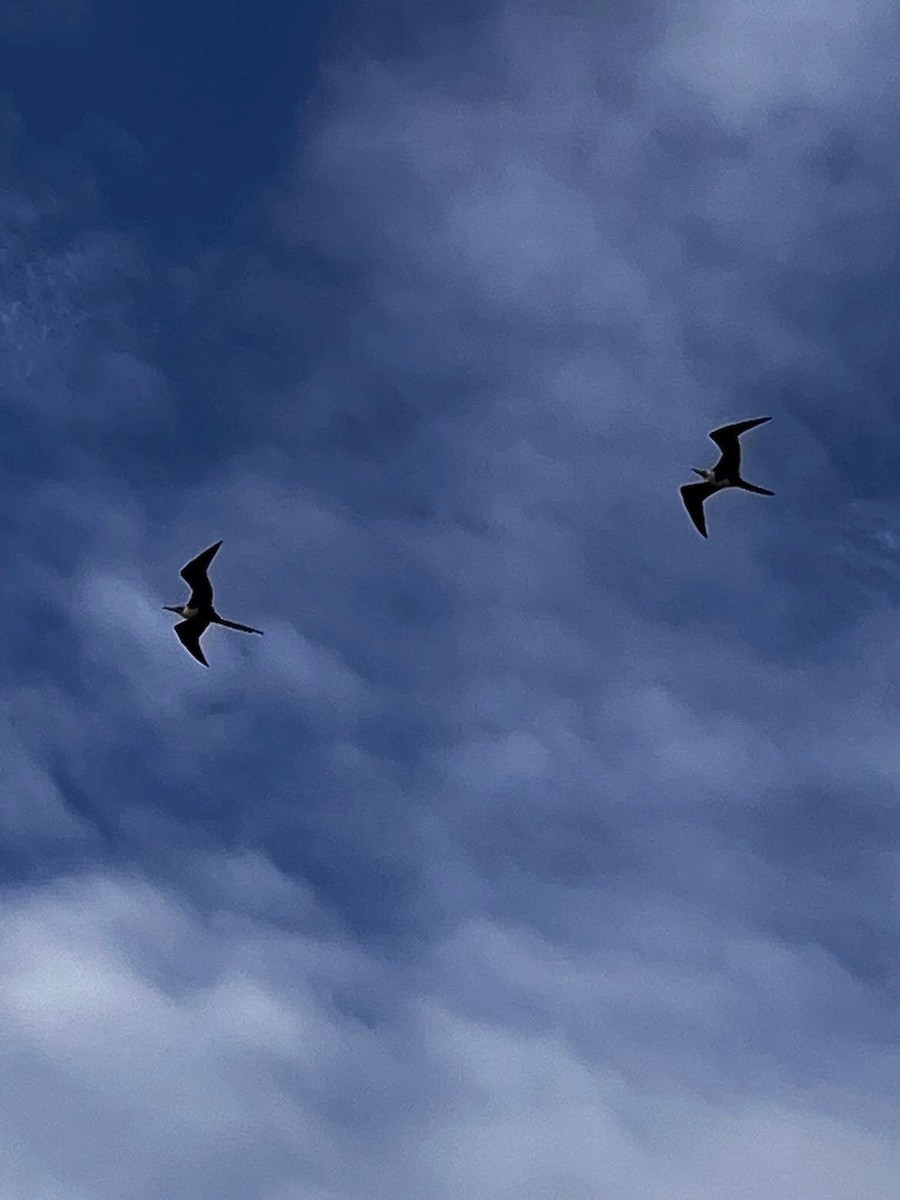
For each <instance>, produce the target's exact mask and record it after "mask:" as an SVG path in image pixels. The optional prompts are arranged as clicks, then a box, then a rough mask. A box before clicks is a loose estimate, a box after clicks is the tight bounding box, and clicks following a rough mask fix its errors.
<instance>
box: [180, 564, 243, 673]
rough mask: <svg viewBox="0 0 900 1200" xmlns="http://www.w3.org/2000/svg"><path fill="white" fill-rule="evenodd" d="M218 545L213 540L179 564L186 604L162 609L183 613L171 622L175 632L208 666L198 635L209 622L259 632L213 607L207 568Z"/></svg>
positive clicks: (207, 626)
mask: <svg viewBox="0 0 900 1200" xmlns="http://www.w3.org/2000/svg"><path fill="white" fill-rule="evenodd" d="M221 545H222V543H221V542H216V544H215V545H214V546H210V547H209V548H208V549H207V550H204V551H203V553H202V554H198V555H197V557H196V558H192V559H191V561H190V562H189V563H188V564H187V566H185V567H182V568H181V578H182V579H183V580H184V582H185V583H186V584H187V585H188V587H189V588H190V589H191V595H190V599H189V600H188V602H187V604H165V605H163V607H164V608H165V610H166V612H173V613H178V615H179V617H184V620H183V621H179V622H178V624H177V625H176V626H175V633H176V634H177V635H178V640H179V641H180V642H181V644H182V646H184V648H185V650H187V652H188V654H193V656H194V658H196V660H197V662H199V663H203V665H204V667H208V666H209V663H208V662H207V661H206V659H205V658H204V657H203V651H202V650H201V649H200V639H201V637H203V635H204V633H206V631H207V629H208V628H209V626H210V625H224V626H225V628H226V629H239V630H240V631H241V633H262V630H261V629H254V628H253V626H252V625H238V623H237V621H226V620H225V618H224V617H220V616H219V614H218V613H217V612H216V610H215V609H214V608H213V590H212V584H211V583H210V582H209V576H208V575H207V571H208V570H209V564H210V563H211V562H212V560H213V559H214V558H215V556H216V554H217V553H218V550H219V547H220V546H221Z"/></svg>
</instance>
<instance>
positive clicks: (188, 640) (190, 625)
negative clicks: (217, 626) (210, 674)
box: [175, 617, 209, 667]
mask: <svg viewBox="0 0 900 1200" xmlns="http://www.w3.org/2000/svg"><path fill="white" fill-rule="evenodd" d="M208 626H209V621H207V620H206V618H205V617H188V619H187V620H186V621H179V622H178V624H177V625H176V626H175V633H176V635H177V636H178V640H179V642H181V644H182V646H184V648H185V650H187V652H188V654H193V656H194V658H196V660H197V662H199V663H203V665H204V667H208V666H209V663H208V662H207V661H206V659H205V658H204V657H203V651H202V650H201V649H200V639H201V637H202V636H203V634H204V633H205V632H206V630H207V628H208Z"/></svg>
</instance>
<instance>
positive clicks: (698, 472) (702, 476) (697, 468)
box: [691, 467, 705, 479]
mask: <svg viewBox="0 0 900 1200" xmlns="http://www.w3.org/2000/svg"><path fill="white" fill-rule="evenodd" d="M691 470H692V471H693V472H694V474H695V475H699V476H700V478H701V479H703V478H704V475H705V472H703V471H701V470H700V468H699V467H691Z"/></svg>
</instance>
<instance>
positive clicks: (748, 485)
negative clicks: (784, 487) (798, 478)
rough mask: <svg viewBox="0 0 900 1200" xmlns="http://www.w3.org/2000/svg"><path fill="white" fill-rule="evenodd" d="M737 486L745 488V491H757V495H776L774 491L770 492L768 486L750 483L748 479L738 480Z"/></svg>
mask: <svg viewBox="0 0 900 1200" xmlns="http://www.w3.org/2000/svg"><path fill="white" fill-rule="evenodd" d="M737 486H738V487H739V488H743V489H744V491H745V492H755V493H756V495H757V496H774V495H775V493H774V492H770V491H769V489H768V488H761V487H757V486H756V484H755V483H748V482H747V480H746V479H740V480H738V484H737Z"/></svg>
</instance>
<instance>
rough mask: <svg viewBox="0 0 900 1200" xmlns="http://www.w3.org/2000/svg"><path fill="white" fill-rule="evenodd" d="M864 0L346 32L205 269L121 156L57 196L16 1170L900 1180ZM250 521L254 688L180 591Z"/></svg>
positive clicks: (34, 465)
mask: <svg viewBox="0 0 900 1200" xmlns="http://www.w3.org/2000/svg"><path fill="white" fill-rule="evenodd" d="M854 11H855V15H856V17H857V18H858V19H857V23H856V24H855V25H854V27H853V30H852V32H851V31H850V30H849V28H848V27H847V24H846V22H847V20H848V18H845V17H842V16H835V14H834V13H831V12H830V10H828V9H827V6H820V7H819V8H818V9H816V8H813V9H810V8H808V7H807V8H806V9H804V10H803V11H802V12H801V11H800V10H798V9H797V8H796V6H794V7H793V8H792V7H791V6H790V5H789V6H788V7H787V8H786V9H785V10H784V11H783V12H781V11H779V14H775V15H773V16H772V19H771V21H769V22H768V23H765V22H762V21H761V19H760V20H758V19H757V18H756V17H755V16H749V15H746V14H741V13H739V12H738V11H737V9H734V8H733V7H732V8H728V6H725V7H724V8H722V7H720V8H717V9H716V10H715V11H713V9H712V8H711V7H707V8H704V7H703V6H698V7H696V9H695V11H694V13H693V16H692V19H691V20H690V21H687V18H686V16H682V17H678V15H677V14H673V13H671V12H669V10H668V9H666V8H663V7H656V8H653V9H652V11H650V10H647V12H645V13H633V14H623V13H620V12H618V11H615V10H614V11H611V12H610V13H608V14H598V13H596V12H595V11H590V12H589V11H587V10H584V11H578V10H577V9H576V10H571V11H568V12H567V13H566V14H565V15H564V14H561V13H559V12H557V11H551V10H550V9H548V8H546V7H544V6H541V5H530V6H527V7H522V8H520V9H516V10H509V9H508V8H507V9H504V10H502V11H500V10H499V9H497V10H494V9H490V10H488V11H487V12H485V13H484V14H483V15H482V16H481V17H480V18H479V19H478V20H477V21H474V22H467V21H462V20H460V21H459V22H454V20H453V19H451V17H450V15H449V14H448V16H447V20H446V24H445V28H444V32H443V34H442V36H441V38H437V39H436V40H435V39H434V38H430V37H428V38H423V40H422V42H421V43H420V44H419V45H418V48H417V49H414V50H411V51H409V52H405V53H403V54H400V53H394V52H392V53H387V52H385V51H384V50H383V49H382V50H381V51H380V52H376V51H375V50H374V49H370V50H366V49H362V50H358V52H357V53H356V54H354V55H350V54H349V52H348V53H346V54H345V53H344V48H342V47H343V44H342V43H341V44H339V48H338V50H337V60H336V62H335V63H334V64H333V67H332V69H331V71H330V73H329V74H328V76H327V80H326V82H325V84H323V90H322V92H321V93H320V95H319V97H318V98H317V99H316V101H315V103H314V104H313V105H312V106H311V108H310V110H309V112H308V113H306V114H305V115H306V123H305V125H304V137H303V141H302V144H301V145H299V146H298V149H297V156H296V162H295V164H294V166H293V170H292V172H291V173H289V174H288V177H287V178H286V179H285V180H283V181H281V182H280V183H279V185H278V186H277V187H276V188H272V189H270V192H269V194H268V197H267V198H266V202H265V203H263V202H262V201H261V202H260V204H259V206H258V207H257V208H256V209H255V210H254V211H253V213H252V214H249V215H248V216H247V219H246V222H245V224H243V225H242V227H241V230H240V236H236V237H235V238H234V239H233V240H232V241H229V240H228V239H229V235H228V234H227V233H223V234H221V239H222V241H221V244H220V245H217V246H215V247H214V248H213V249H209V248H208V247H207V248H203V249H198V250H197V252H196V254H194V255H193V257H190V256H187V261H184V262H178V263H173V262H164V261H157V260H152V259H150V257H149V253H150V252H149V250H148V249H147V248H146V246H145V245H143V243H141V242H140V240H132V239H131V238H130V237H129V235H128V234H127V232H126V233H125V234H122V233H117V234H111V233H110V232H109V231H107V230H105V229H104V228H103V223H102V221H100V219H99V218H98V216H97V212H96V210H92V209H91V204H90V201H89V200H88V199H85V197H86V196H89V195H90V192H91V188H90V187H89V186H88V183H87V182H86V181H85V179H84V176H83V174H82V173H80V172H77V171H76V172H74V174H73V175H70V177H69V183H70V186H71V187H72V189H73V191H74V192H76V193H77V194H78V196H80V197H81V201H80V206H79V205H75V206H74V208H73V211H72V213H71V214H70V217H69V222H70V223H69V224H68V225H64V228H63V229H62V230H58V229H56V227H55V226H54V224H53V222H52V221H49V220H48V219H47V217H46V204H47V201H46V200H45V199H42V198H40V197H38V198H35V192H39V191H40V189H39V188H36V187H32V188H31V189H29V188H28V187H26V186H25V185H24V184H23V185H22V187H21V188H20V194H19V195H18V197H17V198H16V202H15V203H14V204H12V205H10V206H8V207H9V214H10V215H8V219H7V228H8V230H9V233H8V243H9V246H10V250H9V256H10V257H9V263H10V270H9V272H8V274H7V281H8V284H7V296H6V299H5V301H4V306H3V313H4V314H5V318H4V322H5V328H6V330H7V346H8V350H9V356H8V361H9V363H10V364H11V365H10V366H9V368H8V376H7V379H6V384H7V389H8V392H9V397H10V399H11V401H12V411H13V412H14V414H15V421H16V422H17V424H16V429H17V430H18V434H17V436H19V437H20V438H21V443H20V445H21V446H22V447H28V448H29V452H30V453H31V454H32V455H33V458H32V459H27V460H26V459H25V458H24V457H22V464H23V466H24V469H26V470H27V471H28V474H27V476H25V478H27V480H28V489H27V491H26V490H25V489H24V488H23V487H22V486H21V480H22V478H23V477H21V476H14V475H12V474H10V476H9V477H8V478H7V485H6V486H7V491H6V498H7V500H8V504H7V506H6V508H5V513H6V518H5V519H6V520H7V523H8V528H9V530H10V546H11V551H10V555H11V559H10V561H11V563H12V564H13V566H14V568H15V570H14V572H10V573H9V577H8V578H7V579H6V580H5V582H4V601H5V602H6V605H7V610H8V612H9V617H8V620H9V630H10V638H9V643H10V649H9V655H10V658H9V661H8V665H7V674H6V677H5V680H4V693H3V695H4V709H5V712H6V714H7V717H8V728H7V729H6V732H5V734H4V739H5V746H4V750H5V755H6V757H7V759H8V761H10V762H11V763H12V764H13V765H14V768H15V776H16V782H15V785H14V786H11V787H10V789H9V793H8V796H9V797H11V802H10V804H9V807H8V809H7V817H6V826H5V827H6V828H8V830H9V834H8V836H9V837H10V839H11V840H12V841H13V842H14V848H15V861H14V863H13V867H12V869H11V870H10V879H11V882H10V885H9V887H8V888H7V897H6V903H5V906H4V916H3V919H2V921H0V942H2V943H3V951H4V952H3V954H2V955H0V961H2V962H3V964H4V966H3V971H4V975H3V980H2V983H0V1003H2V1006H3V1011H4V1021H3V1024H4V1028H5V1030H6V1033H5V1035H4V1043H3V1047H2V1053H3V1054H4V1056H5V1062H4V1078H5V1079H7V1080H8V1081H9V1084H8V1087H7V1089H6V1095H5V1098H4V1100H3V1101H2V1102H0V1117H2V1119H3V1121H4V1123H5V1125H6V1127H7V1129H9V1130H10V1142H11V1144H13V1145H14V1146H15V1147H16V1152H15V1155H14V1157H12V1158H11V1159H10V1160H9V1162H8V1164H7V1165H6V1166H5V1167H3V1168H2V1170H5V1171H6V1176H5V1178H3V1179H2V1182H3V1187H2V1189H0V1190H3V1192H4V1195H7V1194H8V1195H10V1196H11V1197H17V1196H23V1197H25V1196H33V1195H41V1196H47V1197H57V1196H58V1197H60V1198H61V1200H80V1197H82V1196H84V1197H87V1196H90V1197H92V1200H94V1198H96V1200H103V1197H104V1196H109V1197H116V1198H117V1200H119V1198H122V1197H134V1198H135V1200H138V1198H140V1200H143V1198H144V1197H147V1198H149V1197H150V1196H154V1197H155V1196H158V1195H161V1194H164V1195H166V1196H171V1197H172V1198H173V1200H178V1197H179V1196H185V1197H186V1196H190V1197H192V1200H202V1198H203V1197H204V1196H206V1195H208V1196H213V1195H215V1196H216V1197H217V1200H222V1198H225V1197H231V1196H234V1197H235V1198H236V1197H239V1196H245V1195H254V1196H255V1195H258V1196H260V1197H263V1198H265V1200H270V1198H271V1200H311V1198H313V1197H315V1198H316V1200H318V1198H320V1197H345V1196H346V1197H348V1198H349V1197H358V1196H366V1197H371V1198H372V1200H379V1197H385V1198H387V1197H391V1198H394V1197H396V1196H416V1197H422V1198H423V1200H426V1198H430V1197H432V1196H433V1197H435V1200H437V1198H438V1197H440V1198H444V1197H448V1196H466V1197H472V1198H473V1200H481V1198H482V1197H483V1198H484V1200H496V1198H497V1197H502V1196H516V1197H517V1198H519V1197H522V1198H523V1200H538V1198H541V1197H554V1198H555V1197H559V1196H565V1197H567V1198H571V1200H579V1198H580V1197H582V1196H583V1197H585V1200H597V1197H598V1196H602V1197H603V1198H604V1200H645V1198H646V1197H648V1196H661V1195H665V1196H667V1197H669V1196H671V1197H676V1198H677V1197H679V1196H682V1197H684V1198H685V1200H687V1198H688V1197H690V1198H691V1200H706V1197H709V1198H710V1200H712V1197H717V1198H718V1197H721V1196H736V1197H737V1196H742V1197H747V1198H748V1200H756V1197H759V1198H762V1197H769V1196H771V1195H773V1194H781V1193H785V1194H790V1195H791V1196H792V1197H794V1196H796V1197H797V1198H798V1200H805V1198H806V1197H809V1200H822V1198H823V1197H824V1198H826V1200H827V1198H828V1197H833V1200H847V1198H848V1197H850V1196H854V1195H859V1196H860V1197H863V1196H865V1197H866V1198H867V1200H879V1198H880V1197H883V1198H884V1200H894V1198H895V1196H896V1191H897V1188H896V1180H897V1178H898V1177H900V1163H898V1160H897V1155H896V1151H895V1149H894V1142H895V1140H896V1139H895V1137H894V1132H893V1131H894V1130H895V1129H896V1125H897V1122H896V1117H897V1113H896V1101H895V1099H894V1097H895V1094H896V1055H895V1053H894V1050H893V1048H892V1047H893V1044H894V1041H895V1038H894V1036H893V1033H894V1031H893V1011H894V1007H895V1006H894V1003H893V991H894V985H895V977H896V971H895V969H894V966H893V963H894V961H895V953H894V951H895V947H896V929H895V924H896V922H895V913H896V884H895V881H894V880H895V874H896V872H895V866H896V857H897V837H898V826H897V822H896V820H895V819H894V816H893V812H894V805H893V791H894V788H893V779H894V778H895V774H896V772H895V770H894V765H895V759H896V754H895V752H894V749H893V746H894V740H895V739H894V732H893V731H894V729H895V727H896V719H897V713H896V707H897V706H896V702H895V697H894V695H893V681H894V679H895V678H896V674H897V668H898V663H897V662H896V661H895V658H896V655H895V653H894V651H893V650H892V648H891V647H892V646H893V644H894V638H893V632H892V631H893V626H894V624H895V615H896V614H895V611H894V609H895V605H894V603H893V589H892V584H891V575H890V563H889V560H890V552H891V529H892V527H893V523H894V521H895V518H896V511H897V505H896V494H895V490H894V483H893V481H894V479H895V477H896V469H895V468H896V464H895V463H894V462H893V456H892V455H893V452H892V450H891V449H890V446H891V444H892V439H891V432H892V430H893V429H894V427H895V425H896V419H897V417H896V409H895V405H894V402H893V396H894V388H893V382H892V381H893V374H892V373H893V369H894V368H893V365H892V360H891V359H890V356H889V355H888V354H887V353H886V352H883V351H881V350H879V349H878V345H879V342H878V334H879V331H880V330H881V331H883V329H884V328H886V327H887V326H888V325H889V324H890V321H889V318H888V316H887V315H886V314H887V313H889V312H892V311H893V306H892V303H891V302H890V296H889V295H888V293H887V292H886V285H885V281H884V276H883V263H884V262H886V261H890V259H891V252H892V249H893V247H894V241H895V237H896V234H895V232H894V231H895V229H896V220H895V217H896V213H895V212H894V208H895V202H894V200H893V196H894V194H895V190H894V189H893V188H892V181H893V180H894V175H895V171H896V169H895V166H894V165H893V163H892V159H891V153H890V137H889V136H888V132H889V130H890V129H891V122H892V107H891V106H892V101H891V100H890V93H889V90H888V89H887V87H886V83H887V79H888V74H887V73H886V72H885V71H884V70H883V60H882V58H881V57H880V55H879V54H874V55H872V56H871V57H870V47H871V45H872V44H873V42H874V40H875V39H876V37H877V35H878V32H879V29H880V25H879V22H880V21H881V20H882V15H883V14H882V12H881V10H880V9H879V8H878V7H877V6H875V5H870V6H864V5H857V6H856V9H855V10H854ZM676 18H677V19H676ZM797 22H800V24H801V25H802V26H803V28H804V29H805V30H807V31H809V30H810V29H812V30H813V31H815V30H820V31H821V36H820V37H818V38H817V37H815V36H813V34H812V33H810V38H809V42H808V45H809V53H808V54H806V55H805V56H804V55H801V56H788V55H787V54H786V53H785V52H784V47H785V46H786V45H787V44H788V40H787V39H788V38H789V37H792V38H794V37H795V35H796V30H795V28H794V26H795V25H796V23H797ZM417 28H418V27H417ZM429 29H430V26H429ZM842 31H843V32H842ZM419 32H420V33H421V32H422V31H421V30H420V31H419ZM845 35H846V36H845ZM412 42H413V44H415V38H413V39H412ZM863 61H864V62H865V63H866V64H867V66H868V71H867V72H862V71H861V66H860V64H861V62H863ZM863 76H865V78H863ZM864 102H865V103H864ZM863 113H864V117H863V115H862V114H863ZM63 207H64V206H63V205H62V203H61V202H60V203H59V211H62V209H63ZM54 211H57V210H54ZM51 235H52V236H51ZM160 284H161V285H162V286H160ZM148 298H152V299H153V303H149V302H148ZM863 395H864V396H865V397H866V407H865V412H866V414H867V415H866V419H865V421H863V420H862V418H861V411H862V410H861V407H860V403H856V404H855V405H853V406H850V405H849V404H848V397H856V396H863ZM764 412H765V413H769V412H771V413H772V414H773V416H774V417H775V419H774V420H773V422H772V424H771V426H767V427H766V428H765V429H764V430H760V431H758V432H756V433H754V434H753V435H752V436H751V438H748V440H747V443H746V455H747V471H748V475H749V477H751V478H753V479H758V480H759V481H760V482H761V483H763V484H765V485H767V486H771V487H773V489H774V490H775V491H776V493H777V496H776V498H775V500H773V501H772V502H768V501H766V502H763V501H756V499H755V498H754V497H746V496H726V497H724V498H721V499H719V500H718V501H716V507H715V511H714V512H711V515H710V523H711V527H712V536H711V538H710V540H709V542H708V543H701V541H700V539H698V538H697V537H696V535H695V534H694V532H693V530H692V529H691V527H690V525H689V523H688V522H687V520H686V519H685V515H684V513H683V512H682V511H681V509H680V507H679V504H678V496H677V486H678V484H679V483H680V482H682V481H683V479H684V478H686V476H685V475H684V471H685V469H686V466H689V465H694V464H695V463H696V464H697V465H700V464H701V463H705V462H706V461H707V458H706V457H704V456H705V455H708V454H709V453H710V452H712V450H713V448H712V446H711V444H710V443H708V442H707V439H706V437H705V431H706V430H707V429H709V428H712V427H713V426H714V425H715V424H718V423H721V422H722V421H723V420H727V419H729V418H737V417H740V416H743V415H748V416H749V415H756V414H757V413H759V414H760V415H761V414H762V413H764ZM61 434H64V435H65V437H64V440H61ZM751 463H752V467H751ZM15 469H16V470H21V469H23V467H16V468H15ZM219 537H221V538H223V539H224V542H225V545H224V546H223V552H222V554H221V555H220V556H219V557H218V558H217V560H216V564H215V570H214V582H215V585H216V589H217V593H216V594H217V603H218V604H219V606H220V609H221V611H222V612H223V613H224V614H225V615H226V616H230V617H234V618H235V619H238V620H246V621H248V622H251V623H252V624H254V625H259V626H260V627H261V628H264V629H265V630H266V636H265V638H264V639H241V638H240V637H239V636H238V635H234V636H229V635H227V634H226V633H225V632H224V631H213V632H212V633H211V635H210V662H211V664H212V667H211V670H210V671H209V672H204V671H202V669H201V668H198V667H197V665H196V664H195V663H193V662H191V661H190V659H189V658H188V657H187V656H186V655H184V654H183V653H182V652H181V650H180V647H178V645H177V643H176V642H175V640H174V639H173V637H172V634H171V629H170V627H169V621H168V617H167V616H166V615H165V614H163V613H162V612H161V611H160V608H161V605H162V604H164V603H173V602H175V600H177V599H178V597H179V596H180V595H181V591H182V589H181V581H180V580H179V579H178V576H177V571H178V569H179V567H180V566H181V565H182V563H183V562H185V561H186V560H187V558H188V557H189V556H190V555H192V554H194V553H196V552H197V551H198V550H199V549H201V548H202V547H203V546H204V545H207V544H209V543H210V542H212V541H213V540H217V539H218V538H219ZM23 596H25V597H27V598H29V600H30V605H31V606H30V607H29V606H28V605H24V604H23V603H22V602H21V598H22V597H23ZM35 610H36V611H35ZM216 634H219V636H218V637H216ZM214 639H215V640H214ZM16 718H18V719H16ZM48 847H49V849H48ZM60 847H62V848H60ZM51 850H52V855H51ZM45 855H46V857H45ZM41 868H43V871H44V874H43V875H41V874H40V870H41ZM48 1097H49V1098H50V1103H49V1104H48ZM38 1112H40V1113H43V1114H44V1120H43V1121H38V1120H36V1119H35V1114H36V1113H38ZM48 1113H49V1117H48V1115H47V1114H48ZM46 1130H52V1135H51V1133H50V1132H45V1131H46ZM98 1130H100V1131H102V1137H100V1138H98V1136H97V1131H98Z"/></svg>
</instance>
